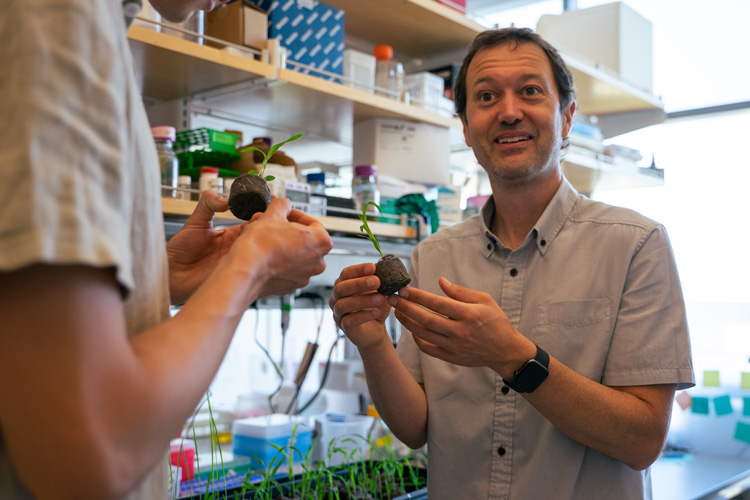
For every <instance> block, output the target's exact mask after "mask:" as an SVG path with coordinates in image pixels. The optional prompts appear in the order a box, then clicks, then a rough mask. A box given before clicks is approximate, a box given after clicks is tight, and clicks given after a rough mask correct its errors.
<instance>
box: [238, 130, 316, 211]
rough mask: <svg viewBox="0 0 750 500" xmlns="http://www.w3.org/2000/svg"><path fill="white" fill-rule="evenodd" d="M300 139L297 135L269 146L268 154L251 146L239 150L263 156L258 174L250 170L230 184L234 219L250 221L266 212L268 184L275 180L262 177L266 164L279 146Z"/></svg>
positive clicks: (270, 177) (299, 135)
mask: <svg viewBox="0 0 750 500" xmlns="http://www.w3.org/2000/svg"><path fill="white" fill-rule="evenodd" d="M300 137H302V134H297V135H295V136H292V137H290V138H289V139H287V140H285V141H283V142H280V143H278V144H275V145H273V146H271V148H270V149H269V150H268V153H265V152H263V151H261V150H260V149H258V148H256V147H253V146H251V147H247V148H245V149H243V150H241V152H242V153H244V152H246V151H258V152H260V153H261V154H262V155H263V163H262V165H261V168H260V172H258V171H257V170H250V171H249V172H247V173H246V174H242V175H240V176H239V177H237V178H236V179H235V180H234V182H233V183H232V189H231V190H230V191H229V210H231V212H232V213H233V214H234V216H235V217H237V218H238V219H242V220H250V219H251V218H252V217H253V215H254V214H256V213H257V212H265V211H266V209H267V208H268V204H269V203H271V188H269V187H268V183H269V182H270V181H272V180H274V179H275V177H274V176H272V175H268V176H265V177H264V174H265V171H266V164H267V163H268V160H269V159H270V158H271V156H273V154H274V153H275V152H276V151H278V149H279V148H280V147H281V146H283V145H284V144H286V143H287V142H291V141H294V140H297V139H299V138H300Z"/></svg>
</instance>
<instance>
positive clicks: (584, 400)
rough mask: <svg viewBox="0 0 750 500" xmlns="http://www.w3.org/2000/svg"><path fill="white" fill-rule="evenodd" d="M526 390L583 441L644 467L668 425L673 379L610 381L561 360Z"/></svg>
mask: <svg viewBox="0 0 750 500" xmlns="http://www.w3.org/2000/svg"><path fill="white" fill-rule="evenodd" d="M549 369H550V374H549V377H548V378H547V379H546V380H545V381H544V382H543V383H542V385H541V386H540V387H539V388H538V389H537V390H536V391H534V392H533V393H531V394H524V395H523V396H524V397H525V398H526V399H527V400H528V401H529V402H530V403H531V404H532V405H533V406H534V407H535V408H536V409H537V410H539V412H540V413H541V414H542V415H544V417H545V418H547V419H548V420H549V421H550V422H551V423H552V424H553V425H555V427H557V428H558V429H560V430H561V431H562V432H564V433H565V434H566V435H568V436H569V437H571V438H572V439H574V440H576V441H578V442H579V443H581V444H583V445H585V446H588V447H589V448H592V449H594V450H596V451H598V452H600V453H603V454H605V455H608V456H610V457H612V458H615V459H617V460H620V461H621V462H623V463H625V464H626V465H627V466H629V467H631V468H633V469H636V470H641V469H645V468H646V467H648V466H650V465H651V463H653V461H654V460H656V458H657V457H658V456H659V453H660V452H661V449H662V447H663V445H664V440H665V439H666V434H667V430H668V428H669V419H670V415H671V409H672V399H673V397H674V390H675V387H674V385H671V384H668V385H651V386H636V387H616V388H613V387H607V386H604V385H602V384H599V383H597V382H594V381H593V380H590V379H588V378H586V377H584V376H582V375H580V374H578V373H576V372H574V371H573V370H571V369H570V368H568V367H567V366H565V365H563V364H562V363H561V362H560V361H558V360H556V359H554V358H552V359H551V360H550V368H549Z"/></svg>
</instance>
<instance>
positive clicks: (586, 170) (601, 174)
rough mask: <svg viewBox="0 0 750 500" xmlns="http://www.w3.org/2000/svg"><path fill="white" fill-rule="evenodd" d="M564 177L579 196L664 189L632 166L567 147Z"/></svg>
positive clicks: (660, 179) (661, 180)
mask: <svg viewBox="0 0 750 500" xmlns="http://www.w3.org/2000/svg"><path fill="white" fill-rule="evenodd" d="M562 171H563V174H564V175H565V177H566V178H567V179H568V180H569V181H570V183H571V184H572V185H573V186H574V187H575V188H576V190H577V191H578V192H579V193H583V194H586V195H590V194H591V193H592V192H593V191H594V190H596V191H601V190H605V189H606V190H608V189H628V188H641V187H653V186H662V185H664V178H663V177H657V176H654V175H648V174H644V173H642V172H641V169H640V168H639V167H638V166H637V165H636V164H635V163H633V162H630V161H626V160H622V161H618V160H615V159H614V158H612V157H609V156H606V155H602V154H597V153H593V152H589V151H586V150H583V149H582V148H577V147H576V146H569V148H568V150H567V151H566V152H565V156H564V158H563V161H562Z"/></svg>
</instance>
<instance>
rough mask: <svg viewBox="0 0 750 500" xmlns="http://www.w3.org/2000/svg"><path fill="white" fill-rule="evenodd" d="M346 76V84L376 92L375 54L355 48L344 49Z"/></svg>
mask: <svg viewBox="0 0 750 500" xmlns="http://www.w3.org/2000/svg"><path fill="white" fill-rule="evenodd" d="M344 76H345V77H346V78H347V81H345V82H344V85H347V86H349V87H352V88H355V89H359V90H364V91H365V92H369V93H371V94H372V93H374V92H375V56H373V55H372V54H366V53H365V52H360V51H359V50H354V49H346V50H344Z"/></svg>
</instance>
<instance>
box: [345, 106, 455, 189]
mask: <svg viewBox="0 0 750 500" xmlns="http://www.w3.org/2000/svg"><path fill="white" fill-rule="evenodd" d="M449 156H450V130H449V129H447V128H443V127H436V126H434V125H429V124H426V123H412V122H407V121H403V120H394V119H388V118H372V119H370V120H365V121H363V122H360V123H358V124H356V125H355V126H354V140H353V151H352V157H353V158H352V164H353V165H376V166H377V168H378V175H379V176H380V175H388V176H391V177H396V178H398V179H404V180H408V181H414V182H421V183H424V184H439V185H447V184H449V181H450V174H449V171H450V163H449Z"/></svg>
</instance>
